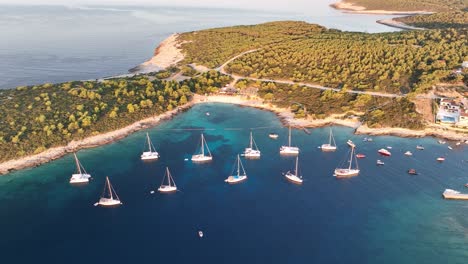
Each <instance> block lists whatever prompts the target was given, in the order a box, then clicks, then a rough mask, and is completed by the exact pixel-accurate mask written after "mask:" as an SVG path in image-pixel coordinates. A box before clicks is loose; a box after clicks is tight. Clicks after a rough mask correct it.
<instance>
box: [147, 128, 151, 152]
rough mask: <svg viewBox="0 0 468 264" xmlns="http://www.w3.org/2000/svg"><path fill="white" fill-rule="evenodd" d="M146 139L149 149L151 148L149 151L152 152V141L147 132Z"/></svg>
mask: <svg viewBox="0 0 468 264" xmlns="http://www.w3.org/2000/svg"><path fill="white" fill-rule="evenodd" d="M146 139H147V140H148V148H149V151H150V152H151V140H150V138H149V134H148V132H146Z"/></svg>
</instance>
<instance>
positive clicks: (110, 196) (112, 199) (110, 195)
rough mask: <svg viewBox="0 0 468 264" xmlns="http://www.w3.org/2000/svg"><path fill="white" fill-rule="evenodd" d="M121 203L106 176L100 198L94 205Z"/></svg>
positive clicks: (106, 205) (105, 205)
mask: <svg viewBox="0 0 468 264" xmlns="http://www.w3.org/2000/svg"><path fill="white" fill-rule="evenodd" d="M121 204H122V202H121V201H120V199H119V196H118V195H117V193H116V192H115V190H114V187H112V184H111V183H110V181H109V177H108V176H106V184H105V185H104V190H103V191H102V195H101V198H100V199H99V202H97V203H96V204H95V205H100V206H104V207H108V206H117V205H121Z"/></svg>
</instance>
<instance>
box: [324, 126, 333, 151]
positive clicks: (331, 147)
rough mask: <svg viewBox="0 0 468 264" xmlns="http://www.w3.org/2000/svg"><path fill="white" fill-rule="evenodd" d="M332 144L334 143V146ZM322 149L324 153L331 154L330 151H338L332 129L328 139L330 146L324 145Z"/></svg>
mask: <svg viewBox="0 0 468 264" xmlns="http://www.w3.org/2000/svg"><path fill="white" fill-rule="evenodd" d="M332 142H333V144H332ZM321 149H322V151H324V152H329V151H335V150H336V142H335V138H334V137H333V132H332V129H331V128H330V136H329V138H328V144H323V145H322V147H321Z"/></svg>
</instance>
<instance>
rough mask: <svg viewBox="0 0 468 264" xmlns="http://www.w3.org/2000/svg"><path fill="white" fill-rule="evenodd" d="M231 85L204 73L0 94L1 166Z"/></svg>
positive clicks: (45, 86) (49, 86) (46, 86)
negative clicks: (181, 79) (184, 78)
mask: <svg viewBox="0 0 468 264" xmlns="http://www.w3.org/2000/svg"><path fill="white" fill-rule="evenodd" d="M151 78H152V79H153V77H151ZM229 81H230V78H229V77H228V76H220V74H219V73H218V72H207V73H204V74H202V75H201V76H198V77H196V78H193V79H191V80H190V81H184V82H181V83H178V82H175V81H162V80H159V79H154V80H150V79H149V78H148V77H147V76H135V77H132V78H116V79H109V80H104V81H98V82H96V81H86V82H81V81H77V82H67V83H61V84H43V85H36V86H29V87H26V86H23V87H18V88H16V89H10V90H0V116H1V117H2V118H1V119H0V153H2V155H0V162H1V161H6V160H9V159H12V158H17V157H21V156H24V155H28V154H33V153H39V152H41V151H44V150H45V149H47V148H50V147H54V146H62V145H66V144H67V143H69V142H70V141H72V140H75V139H82V138H84V137H87V136H91V135H95V134H99V133H103V132H107V131H112V130H115V129H119V128H122V127H124V126H126V125H129V124H131V123H133V122H136V121H138V120H141V119H144V118H147V117H150V116H154V115H157V114H161V113H163V112H166V111H168V110H172V109H175V108H176V107H178V106H180V105H183V104H185V103H187V102H188V101H189V100H190V98H191V95H192V93H193V92H195V91H198V90H200V91H201V90H213V89H215V88H214V87H218V88H219V87H222V86H224V85H225V84H226V83H228V82H229Z"/></svg>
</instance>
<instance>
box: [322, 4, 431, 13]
mask: <svg viewBox="0 0 468 264" xmlns="http://www.w3.org/2000/svg"><path fill="white" fill-rule="evenodd" d="M330 6H331V7H333V8H335V9H338V10H342V11H344V12H345V13H353V14H373V15H422V14H432V13H433V12H428V11H425V10H417V11H391V10H367V9H366V8H365V7H363V6H358V5H355V4H353V3H350V2H345V1H341V2H337V3H334V4H331V5H330Z"/></svg>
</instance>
